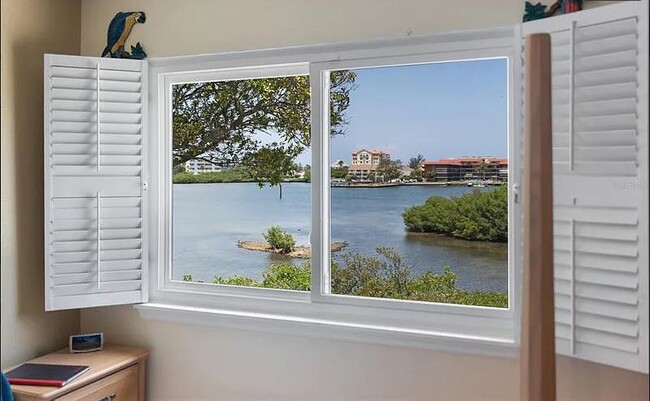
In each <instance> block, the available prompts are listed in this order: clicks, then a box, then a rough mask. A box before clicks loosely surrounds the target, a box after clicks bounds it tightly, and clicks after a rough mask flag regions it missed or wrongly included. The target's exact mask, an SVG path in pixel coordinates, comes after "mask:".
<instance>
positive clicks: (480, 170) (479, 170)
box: [476, 160, 488, 180]
mask: <svg viewBox="0 0 650 401" xmlns="http://www.w3.org/2000/svg"><path fill="white" fill-rule="evenodd" d="M487 167H488V165H487V163H486V162H485V160H481V164H480V165H479V166H478V167H477V168H476V172H477V173H478V174H479V177H480V178H481V179H482V180H485V172H486V171H487Z"/></svg>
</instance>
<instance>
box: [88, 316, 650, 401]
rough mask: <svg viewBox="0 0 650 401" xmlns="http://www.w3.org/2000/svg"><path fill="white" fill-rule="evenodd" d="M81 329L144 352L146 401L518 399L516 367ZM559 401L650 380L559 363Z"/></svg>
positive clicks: (171, 330)
mask: <svg viewBox="0 0 650 401" xmlns="http://www.w3.org/2000/svg"><path fill="white" fill-rule="evenodd" d="M82 328H83V330H85V331H95V330H103V331H104V333H105V335H106V336H107V338H108V339H109V340H110V341H115V342H124V343H128V344H137V345H142V346H146V347H149V349H150V350H151V357H150V363H149V365H148V369H149V372H148V383H147V384H148V385H147V388H148V394H149V396H148V398H149V399H150V400H156V401H166V400H188V401H190V400H196V401H198V400H205V401H207V400H278V401H280V400H282V401H284V400H319V401H320V400H323V401H330V400H373V401H379V400H404V401H407V400H408V401H417V400H428V401H430V400H435V401H452V400H453V401H518V400H519V387H518V386H519V381H518V376H519V367H518V363H517V360H515V359H507V358H495V357H482V356H470V355H459V354H450V353H445V352H436V351H430V350H422V349H413V348H401V347H387V346H381V345H370V344H360V343H351V342H345V341H334V340H324V339H315V338H308V337H298V336H296V337H291V336H282V335H272V334H265V333H258V332H251V331H233V330H222V329H215V328H209V327H202V326H191V325H184V324H174V323H168V322H159V321H147V320H142V319H140V316H139V315H138V313H137V312H136V311H135V310H134V309H133V308H131V307H129V306H122V307H114V308H102V309H95V310H87V311H84V312H82ZM558 393H559V400H561V401H642V400H643V401H647V398H648V376H647V375H642V374H637V373H632V372H629V371H624V370H620V369H613V368H609V367H606V366H602V365H597V364H593V363H588V362H583V361H578V360H571V359H568V358H560V359H559V361H558Z"/></svg>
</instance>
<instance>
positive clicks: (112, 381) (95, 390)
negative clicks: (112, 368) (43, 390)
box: [56, 365, 138, 401]
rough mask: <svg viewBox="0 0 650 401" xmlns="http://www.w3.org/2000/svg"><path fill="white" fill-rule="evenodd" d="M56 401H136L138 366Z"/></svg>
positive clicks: (107, 377) (114, 374)
mask: <svg viewBox="0 0 650 401" xmlns="http://www.w3.org/2000/svg"><path fill="white" fill-rule="evenodd" d="M56 400H57V401H138V365H133V366H131V367H128V368H126V369H122V370H120V371H119V372H115V373H113V374H112V375H110V376H106V377H105V378H103V379H100V380H97V381H96V382H94V383H90V384H89V385H87V386H84V387H82V388H80V389H78V390H75V391H73V392H71V393H68V394H66V395H64V396H62V397H60V398H57V399H56Z"/></svg>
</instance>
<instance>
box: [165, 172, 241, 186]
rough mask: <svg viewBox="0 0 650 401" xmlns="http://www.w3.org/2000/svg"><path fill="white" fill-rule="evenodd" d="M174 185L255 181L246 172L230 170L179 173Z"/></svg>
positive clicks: (176, 175) (174, 178)
mask: <svg viewBox="0 0 650 401" xmlns="http://www.w3.org/2000/svg"><path fill="white" fill-rule="evenodd" d="M173 182H174V184H207V183H229V182H254V179H253V178H251V177H250V175H249V174H246V172H245V171H243V170H241V169H239V170H230V171H221V172H213V173H201V174H197V175H194V174H190V173H185V172H183V173H177V174H174V176H173Z"/></svg>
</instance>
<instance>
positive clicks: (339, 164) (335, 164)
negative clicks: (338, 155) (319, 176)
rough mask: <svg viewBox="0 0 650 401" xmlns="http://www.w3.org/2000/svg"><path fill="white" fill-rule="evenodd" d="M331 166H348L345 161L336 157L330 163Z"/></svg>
mask: <svg viewBox="0 0 650 401" xmlns="http://www.w3.org/2000/svg"><path fill="white" fill-rule="evenodd" d="M330 167H331V168H345V167H350V166H349V165H348V164H347V163H346V162H345V161H343V160H341V159H338V160H337V161H335V162H334V163H332V164H331V165H330Z"/></svg>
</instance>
